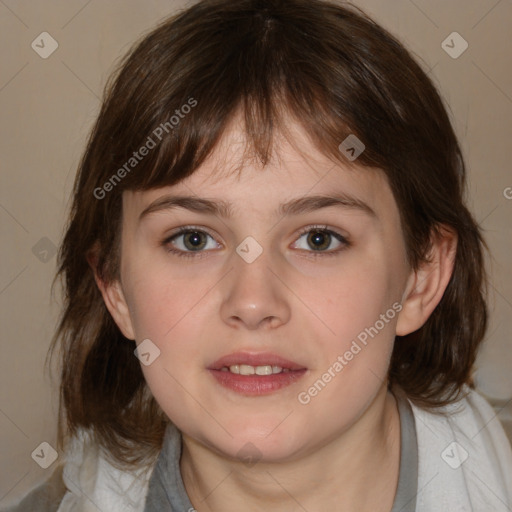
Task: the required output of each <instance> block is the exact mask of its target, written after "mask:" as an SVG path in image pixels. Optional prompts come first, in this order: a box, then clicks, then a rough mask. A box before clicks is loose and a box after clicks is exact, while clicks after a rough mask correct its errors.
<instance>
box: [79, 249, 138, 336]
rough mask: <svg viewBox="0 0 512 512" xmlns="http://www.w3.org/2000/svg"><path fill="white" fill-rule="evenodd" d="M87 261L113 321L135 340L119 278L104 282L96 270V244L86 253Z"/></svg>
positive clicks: (124, 333) (125, 334)
mask: <svg viewBox="0 0 512 512" xmlns="http://www.w3.org/2000/svg"><path fill="white" fill-rule="evenodd" d="M87 261H88V263H89V265H90V267H91V268H92V271H93V273H94V280H95V281H96V285H97V286H98V288H99V290H100V292H101V295H102V296H103V301H104V302H105V306H106V307H107V309H108V311H109V312H110V314H111V316H112V318H113V319H114V322H115V323H116V325H117V326H118V327H119V329H120V331H121V332H122V333H123V335H124V337H125V338H128V339H130V340H135V333H134V329H133V322H132V319H131V316H130V309H129V308H128V304H127V302H126V299H125V297H124V293H123V289H122V286H121V282H120V280H114V281H111V282H109V283H106V282H104V281H103V280H102V279H101V278H100V277H99V276H98V271H97V264H98V245H97V244H96V245H95V246H94V247H93V248H92V249H91V250H90V251H89V253H88V254H87Z"/></svg>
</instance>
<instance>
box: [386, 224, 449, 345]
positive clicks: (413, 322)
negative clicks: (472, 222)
mask: <svg viewBox="0 0 512 512" xmlns="http://www.w3.org/2000/svg"><path fill="white" fill-rule="evenodd" d="M456 253H457V234H456V232H454V231H453V230H451V229H448V228H447V227H446V226H441V227H440V233H439V235H437V234H435V235H434V236H433V237H432V247H431V250H430V252H429V261H427V262H424V263H423V264H422V265H421V266H420V268H419V269H418V270H416V271H412V272H411V274H410V275H409V278H408V280H407V284H406V287H405V291H404V295H403V298H402V310H401V311H400V314H399V316H398V321H397V324H396V334H397V336H405V335H407V334H410V333H412V332H414V331H417V330H418V329H419V328H420V327H422V326H423V325H424V324H425V322H426V321H427V320H428V318H429V317H430V315H431V314H432V312H433V311H434V309H435V308H436V307H437V305H438V304H439V302H440V301H441V299H442V297H443V294H444V292H445V290H446V287H447V286H448V283H449V281H450V278H451V276H452V273H453V267H454V263H455V256H456Z"/></svg>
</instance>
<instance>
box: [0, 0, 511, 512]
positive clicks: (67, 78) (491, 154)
mask: <svg viewBox="0 0 512 512" xmlns="http://www.w3.org/2000/svg"><path fill="white" fill-rule="evenodd" d="M355 3H356V5H358V6H360V7H362V8H363V9H365V10H366V11H367V12H368V13H369V14H370V15H373V16H374V17H375V19H376V20H377V21H378V22H380V23H381V24H382V25H383V26H384V27H386V28H387V29H389V30H390V31H391V32H392V33H393V34H395V35H396V36H398V37H399V39H401V40H402V41H403V42H404V43H405V44H406V46H407V47H408V48H409V49H410V50H412V52H413V53H414V54H415V55H416V56H417V57H418V58H419V59H420V62H421V63H422V65H423V67H424V69H426V70H428V69H430V75H431V76H432V77H433V79H434V81H435V83H436V84H437V86H438V87H439V89H440V91H441V94H442V96H443V97H444V99H445V101H446V102H447V103H448V104H449V106H450V109H451V117H452V120H453V123H454V127H455V129H456V132H457V134H458V136H459V138H460V141H461V144H462V148H463V151H464V155H465V158H466V162H467V166H468V178H469V185H470V186H469V197H468V204H469V207H470V209H471V210H472V212H473V213H474V215H475V217H476V219H477V220H478V221H479V222H480V223H481V225H482V227H483V228H484V230H485V237H486V240H487V242H488V244H489V246H490V249H491V251H492V254H493V258H494V261H492V263H491V265H490V270H491V277H492V287H491V292H492V298H491V304H490V307H491V319H490V328H489V331H488V336H487V341H486V344H485V345H484V347H483V349H482V351H481V353H480V355H479V358H478V371H477V382H478V387H479V389H480V390H481V391H482V392H483V393H484V394H485V396H487V397H488V398H490V399H492V400H493V401H496V402H493V403H496V404H498V405H499V404H501V405H500V406H499V407H498V405H497V406H496V410H497V412H498V411H500V417H501V418H502V419H503V420H504V421H505V420H507V418H508V419H509V420H511V421H512V406H511V402H510V401H511V400H512V371H511V369H512V350H511V337H510V333H511V332H512V278H511V272H510V270H511V266H510V254H511V253H512V247H511V241H512V236H511V234H512V233H511V227H510V218H511V213H512V188H510V187H512V173H511V171H510V162H511V156H512V152H511V147H512V144H511V142H510V129H511V127H512V66H511V46H510V41H509V36H510V31H511V30H512V3H511V2H510V1H503V0H502V1H497V0H492V1H491V0H486V1H483V0H450V1H449V2H448V1H446V0H444V1H443V0H428V1H427V0H415V1H413V0H396V1H390V0H388V1H383V0H360V1H356V2H355ZM185 5H186V3H185V2H182V1H164V0H150V1H142V0H139V1H135V0H129V1H127V0H124V1H120V0H110V1H107V2H98V1H69V0H68V1H64V0H59V1H56V0H55V1H41V0H39V1H37V2H34V1H29V0H19V1H13V0H5V1H3V2H1V3H0V39H1V42H2V44H1V49H0V52H1V59H2V66H1V69H0V109H1V128H0V130H1V132H0V145H1V146H0V147H1V188H0V226H1V229H2V244H1V247H2V249H1V250H2V265H1V272H0V307H1V355H2V357H0V379H1V384H0V429H1V432H2V437H1V440H0V451H1V455H0V457H1V467H0V507H3V506H6V505H7V504H8V503H11V502H15V501H17V500H18V499H19V497H20V496H21V495H23V494H25V493H26V492H27V491H28V490H29V489H31V488H32V487H33V486H34V485H36V484H37V483H39V482H41V481H42V480H44V479H46V478H47V477H48V476H49V474H50V472H51V471H52V468H53V466H50V468H49V469H46V470H44V469H41V468H40V467H39V466H38V465H37V464H36V463H35V462H34V460H33V459H32V457H31V453H32V452H33V451H34V449H35V448H36V447H38V446H39V445H40V444H41V443H42V442H43V441H46V442H48V443H50V444H51V445H52V446H56V414H57V404H58V401H57V400H58V394H57V387H56V386H57V382H52V381H51V380H50V379H49V377H48V375H47V373H45V372H44V366H43V364H44V359H45V356H46V353H47V350H48V347H49V343H50V339H51V336H52V333H53V331H54V329H55V325H56V321H57V317H58V313H59V308H60V295H59V293H57V294H56V295H55V297H54V298H52V297H51V295H50V286H51V283H52V279H53V276H54V274H55V271H56V257H55V254H54V251H55V248H56V246H58V244H59V242H60V240H61V237H62V234H63V229H64V225H65V221H66V214H67V211H68V207H69V196H70V192H71V188H72V185H73V179H74V176H75V172H76V168H77V164H78V161H79V158H80V156H81V154H82V152H83V150H84V145H85V140H86V136H87V134H88V131H89V129H90V128H91V126H92V123H93V121H94V119H95V116H96V114H97V113H98V110H99V105H100V98H101V94H102V91H103V87H104V84H105V81H106V79H107V77H108V75H109V74H110V72H111V71H112V69H113V66H114V64H115V62H116V61H117V60H118V59H119V58H120V57H121V56H122V55H124V53H125V52H126V51H127V50H128V48H129V46H130V45H131V43H132V42H133V41H134V40H135V39H137V38H138V37H139V36H140V35H141V34H143V33H145V32H147V31H149V30H150V29H152V28H153V26H154V25H155V24H156V23H157V22H158V21H159V20H160V19H161V18H162V17H164V16H167V15H169V14H172V13H173V12H174V11H175V10H176V9H178V8H181V7H183V6H185ZM454 31H455V32H458V33H459V34H461V36H462V37H463V38H464V39H465V40H466V41H467V42H468V44H469V46H468V48H467V50H466V51H465V52H464V53H463V54H462V55H460V56H459V57H458V58H452V57H450V56H449V55H448V54H447V53H446V52H445V50H444V49H443V48H442V46H441V43H442V42H443V41H444V40H445V39H446V38H447V36H448V35H449V34H451V33H452V32H454ZM42 32H48V33H49V34H50V35H51V36H52V37H53V38H54V39H55V40H56V41H57V42H58V48H57V50H56V51H55V52H54V53H53V54H52V55H50V56H49V57H48V58H46V59H43V58H41V57H40V56H39V55H38V53H36V51H34V49H33V48H32V47H31V43H32V41H34V40H35V39H36V38H37V36H39V34H41V33H42ZM46 48H48V46H46ZM399 149H400V148H399V147H397V151H399ZM507 196H508V198H507ZM509 432H512V428H511V429H510V430H509ZM511 436H512V433H511Z"/></svg>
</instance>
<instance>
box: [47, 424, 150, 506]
mask: <svg viewBox="0 0 512 512" xmlns="http://www.w3.org/2000/svg"><path fill="white" fill-rule="evenodd" d="M155 463H156V459H155ZM151 471H152V467H151V468H150V470H142V471H141V470H139V471H128V470H125V471H120V470H119V469H117V468H116V467H114V466H112V465H111V464H110V463H109V462H108V460H107V459H106V457H105V456H104V454H103V452H102V450H101V449H100V448H99V447H98V445H97V444H96V443H94V442H93V441H92V439H91V436H90V435H89V433H88V432H87V431H85V430H80V433H79V436H78V437H76V438H73V439H72V442H71V444H70V446H69V449H68V452H67V453H66V464H65V466H64V472H63V475H62V478H63V480H64V484H65V485H66V487H67V489H68V492H66V494H65V495H64V498H63V499H62V501H61V503H60V506H59V508H58V510H57V512H142V511H143V510H144V500H145V498H146V494H147V490H148V483H149V478H150V476H151Z"/></svg>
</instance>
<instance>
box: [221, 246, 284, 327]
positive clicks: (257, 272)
mask: <svg viewBox="0 0 512 512" xmlns="http://www.w3.org/2000/svg"><path fill="white" fill-rule="evenodd" d="M270 260H271V258H270V257H269V255H268V254H267V251H265V250H264V251H263V252H262V254H260V255H259V256H258V257H257V258H256V259H255V260H254V261H252V262H251V263H248V262H247V261H246V260H244V259H243V258H242V257H240V256H239V255H238V254H237V253H236V252H235V253H234V255H233V265H234V268H233V270H232V271H231V272H229V274H228V276H227V279H226V280H225V282H224V286H225V299H224V300H223V302H222V305H221V316H222V320H223V321H224V322H225V323H227V324H229V325H230V326H231V327H235V328H238V329H240V328H246V329H250V330H255V329H259V328H266V329H273V328H277V327H279V326H280V325H283V324H285V323H287V322H288V321H289V319H290V316H291V310H290V304H289V294H290V291H289V289H288V288H287V286H286V285H285V284H284V283H285V282H286V280H285V279H284V275H282V271H281V272H280V271H279V269H278V267H277V265H275V264H274V265H272V262H271V261H270Z"/></svg>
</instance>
